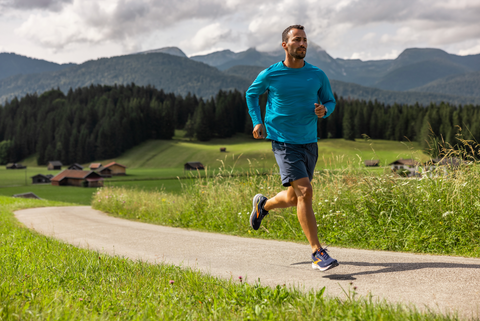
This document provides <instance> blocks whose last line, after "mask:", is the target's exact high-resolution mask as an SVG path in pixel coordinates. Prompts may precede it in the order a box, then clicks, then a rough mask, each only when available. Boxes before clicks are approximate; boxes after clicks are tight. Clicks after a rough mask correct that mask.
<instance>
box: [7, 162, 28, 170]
mask: <svg viewBox="0 0 480 321" xmlns="http://www.w3.org/2000/svg"><path fill="white" fill-rule="evenodd" d="M25 168H27V166H24V165H22V164H20V163H10V164H7V166H6V169H25Z"/></svg>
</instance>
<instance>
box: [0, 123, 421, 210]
mask: <svg viewBox="0 0 480 321" xmlns="http://www.w3.org/2000/svg"><path fill="white" fill-rule="evenodd" d="M182 136H183V132H182V131H176V136H175V137H174V139H173V140H150V141H147V142H145V143H143V144H141V145H139V146H137V147H135V148H132V149H131V150H129V151H127V152H126V153H125V154H123V155H121V156H120V157H118V158H116V159H107V160H96V161H94V162H100V163H102V164H107V163H109V162H111V161H116V162H118V163H120V164H123V165H125V166H127V176H118V177H113V178H111V179H107V180H106V181H105V186H116V187H122V186H123V187H127V188H135V189H139V190H148V191H155V190H159V191H165V192H169V193H173V194H179V193H181V185H182V184H191V183H192V180H191V179H188V178H189V177H192V175H193V176H198V173H196V172H193V173H192V172H184V170H183V165H184V164H185V163H186V162H189V161H199V162H201V163H202V164H204V165H205V166H206V168H207V171H206V172H207V173H208V174H209V175H214V174H215V173H219V172H220V171H222V172H224V173H225V171H228V172H231V173H237V174H239V173H245V172H247V171H251V170H254V171H255V172H257V173H268V172H272V171H276V165H275V159H274V156H273V153H272V151H271V143H270V142H269V141H264V140H260V141H259V140H254V139H251V138H250V137H249V136H247V135H241V134H239V135H237V136H235V137H233V138H230V139H213V140H212V141H209V142H197V141H189V140H187V139H185V138H183V137H182ZM220 147H226V148H227V152H226V153H223V152H220ZM318 147H319V161H318V164H317V168H316V169H317V170H323V169H328V170H337V171H338V170H342V169H343V168H346V167H349V168H357V169H359V170H365V167H364V166H363V161H364V160H369V159H379V160H380V162H381V167H378V168H373V169H369V171H373V172H376V173H383V172H385V171H386V172H388V171H389V168H388V166H386V165H388V164H389V163H390V162H393V161H394V160H396V159H398V158H415V159H418V160H427V159H428V157H427V156H426V155H425V154H423V153H422V152H421V151H420V147H419V144H417V143H415V142H413V143H411V142H408V143H403V142H394V141H382V140H357V141H355V142H353V141H345V140H343V139H325V140H320V141H319V143H318ZM22 163H23V164H25V165H27V166H28V167H27V169H26V170H6V169H5V167H2V168H0V195H5V196H12V195H14V194H20V193H25V192H33V193H35V194H36V195H37V196H39V197H41V198H44V199H48V200H56V201H67V202H71V203H76V204H83V205H88V204H90V203H91V198H92V193H93V191H92V190H91V189H86V188H77V187H56V186H51V185H50V184H47V185H32V184H31V178H30V177H31V176H34V175H36V174H44V175H45V174H53V175H56V174H58V173H59V171H48V170H47V168H46V166H42V167H39V166H37V165H36V160H35V156H34V155H33V156H31V157H29V158H27V159H26V160H23V161H22ZM89 164H90V163H88V164H82V165H83V166H85V167H88V166H89ZM200 174H203V175H204V174H205V173H204V172H200ZM178 178H187V179H182V180H181V181H180V180H179V179H178Z"/></svg>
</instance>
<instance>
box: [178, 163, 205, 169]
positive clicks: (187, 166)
mask: <svg viewBox="0 0 480 321" xmlns="http://www.w3.org/2000/svg"><path fill="white" fill-rule="evenodd" d="M183 169H184V170H186V171H196V170H201V169H205V166H203V164H202V163H200V162H188V163H185V165H183Z"/></svg>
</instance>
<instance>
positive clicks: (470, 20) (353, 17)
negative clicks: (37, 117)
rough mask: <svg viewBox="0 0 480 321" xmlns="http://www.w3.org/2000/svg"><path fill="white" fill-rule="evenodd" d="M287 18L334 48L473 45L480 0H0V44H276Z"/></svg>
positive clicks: (384, 54) (50, 52) (21, 47)
mask: <svg viewBox="0 0 480 321" xmlns="http://www.w3.org/2000/svg"><path fill="white" fill-rule="evenodd" d="M293 24H301V25H304V26H305V31H306V33H307V37H308V41H309V43H315V44H317V45H319V46H321V47H322V48H323V49H325V50H326V51H327V52H328V53H329V54H330V55H331V56H332V57H334V58H344V59H362V60H377V59H394V58H396V57H397V56H398V55H399V54H400V53H401V52H402V51H403V50H405V49H407V48H414V47H415V48H439V49H443V50H445V51H447V52H448V53H451V54H457V55H471V54H479V53H480V0H0V52H13V53H16V54H20V55H24V56H28V57H32V58H37V59H45V60H48V61H53V62H57V63H68V62H73V63H82V62H85V61H87V60H91V59H98V58H103V57H112V56H119V55H125V54H130V53H135V52H140V51H145V50H151V49H158V48H162V47H171V46H175V47H179V48H180V49H182V50H183V52H185V54H186V55H187V56H193V55H198V54H207V53H210V52H214V51H218V50H224V49H230V50H232V51H234V52H239V51H243V50H246V49H248V48H251V47H255V48H256V49H257V50H259V51H281V50H282V49H281V45H280V44H281V33H282V31H283V30H284V29H285V28H286V27H288V26H289V25H293ZM307 57H308V54H307Z"/></svg>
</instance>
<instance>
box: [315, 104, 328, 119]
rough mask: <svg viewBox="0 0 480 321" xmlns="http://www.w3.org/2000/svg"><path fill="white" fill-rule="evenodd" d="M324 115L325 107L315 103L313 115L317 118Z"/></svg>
mask: <svg viewBox="0 0 480 321" xmlns="http://www.w3.org/2000/svg"><path fill="white" fill-rule="evenodd" d="M326 113H327V111H326V109H325V106H323V105H320V104H317V103H315V115H317V117H318V118H323V116H325V114H326Z"/></svg>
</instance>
